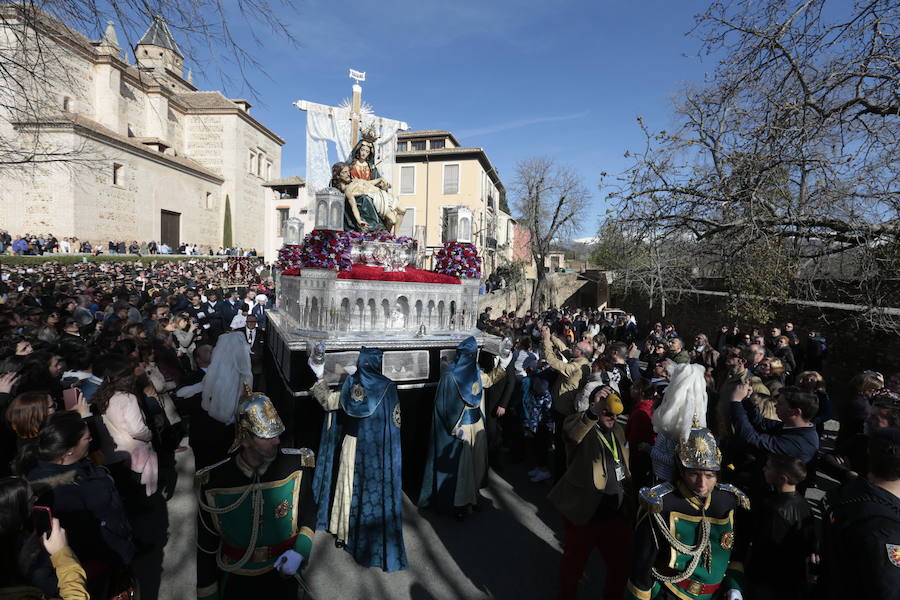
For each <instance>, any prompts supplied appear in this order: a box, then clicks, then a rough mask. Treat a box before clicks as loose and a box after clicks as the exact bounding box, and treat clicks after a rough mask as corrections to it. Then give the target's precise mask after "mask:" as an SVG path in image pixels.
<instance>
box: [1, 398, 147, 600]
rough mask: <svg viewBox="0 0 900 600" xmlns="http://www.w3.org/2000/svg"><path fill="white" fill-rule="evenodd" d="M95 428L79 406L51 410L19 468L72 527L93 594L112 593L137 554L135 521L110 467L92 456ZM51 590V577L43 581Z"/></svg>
mask: <svg viewBox="0 0 900 600" xmlns="http://www.w3.org/2000/svg"><path fill="white" fill-rule="evenodd" d="M90 442H91V434H90V430H89V429H88V427H87V424H86V423H85V422H84V421H83V420H82V418H81V415H79V414H78V413H77V412H75V411H60V412H57V413H55V414H53V415H51V416H50V418H49V419H48V420H47V424H46V425H45V426H44V427H43V428H42V429H41V430H40V432H39V433H38V436H37V438H36V440H35V443H33V444H27V445H25V446H23V447H22V449H21V450H20V451H19V454H18V456H17V457H16V462H15V472H16V473H17V474H18V475H20V476H25V477H26V478H27V479H28V481H29V482H30V483H31V484H32V485H34V486H35V487H36V488H37V489H42V490H47V491H45V492H43V493H42V494H41V496H40V497H39V499H38V500H39V504H40V505H42V506H47V507H48V508H50V510H51V511H52V512H53V515H54V516H55V517H56V518H58V519H59V520H60V522H61V523H62V525H63V527H65V528H66V530H67V531H68V532H69V539H70V541H71V545H72V549H73V550H74V551H75V554H76V555H77V556H78V557H80V559H81V560H82V561H84V563H85V564H89V565H90V566H91V568H90V569H89V571H88V577H87V589H88V591H89V592H90V594H91V597H92V598H109V597H111V596H112V595H113V594H114V593H116V592H117V591H118V590H115V589H113V587H114V586H113V581H115V580H118V577H117V575H118V574H119V572H120V570H121V569H123V568H125V567H126V566H127V565H130V564H131V561H132V559H133V558H134V545H133V543H132V535H131V525H130V524H129V521H128V517H127V515H126V514H125V509H124V507H123V505H122V501H121V499H120V497H119V493H118V491H117V490H116V488H115V485H114V484H113V481H112V478H111V477H110V475H109V472H108V471H107V470H106V468H104V467H101V466H97V465H95V464H94V463H92V462H91V461H90V460H88V459H87V454H88V450H89V447H90ZM39 587H41V588H42V589H43V590H44V593H45V594H48V595H50V594H52V593H54V590H53V589H52V582H43V583H41V584H39Z"/></svg>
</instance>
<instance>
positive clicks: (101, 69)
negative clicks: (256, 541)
mask: <svg viewBox="0 0 900 600" xmlns="http://www.w3.org/2000/svg"><path fill="white" fill-rule="evenodd" d="M91 77H92V80H93V83H94V99H93V106H94V110H93V111H92V112H93V114H91V115H90V116H91V118H93V119H94V120H95V121H97V122H98V123H100V124H101V125H103V126H105V127H108V128H109V129H112V130H113V131H116V132H123V133H124V127H123V124H122V111H121V109H120V108H119V105H120V104H121V102H120V97H121V96H120V95H119V88H120V84H121V81H122V73H121V72H120V71H119V70H118V69H116V68H115V67H114V66H113V65H111V64H105V63H101V64H96V65H94V66H93V72H92V73H91Z"/></svg>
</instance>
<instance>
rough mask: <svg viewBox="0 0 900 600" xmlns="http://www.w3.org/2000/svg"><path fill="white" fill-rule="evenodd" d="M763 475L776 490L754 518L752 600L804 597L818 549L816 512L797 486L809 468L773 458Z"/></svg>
mask: <svg viewBox="0 0 900 600" xmlns="http://www.w3.org/2000/svg"><path fill="white" fill-rule="evenodd" d="M763 474H764V475H765V478H766V483H767V484H768V485H769V486H771V487H772V491H770V492H769V493H768V494H766V495H765V496H763V498H762V501H761V502H759V503H757V504H756V505H755V506H754V507H753V512H752V513H750V519H751V520H752V528H751V529H750V532H749V534H750V536H751V538H750V543H751V547H750V556H749V560H748V561H747V579H748V584H749V591H750V592H751V593H750V595H749V597H751V598H761V599H772V600H781V599H784V600H796V599H797V598H804V597H805V596H804V594H805V592H806V588H807V563H808V561H809V559H810V557H811V556H812V555H813V554H814V553H815V552H816V547H817V541H816V539H817V535H816V530H815V524H814V521H813V515H812V512H811V511H810V509H809V505H808V504H807V503H806V499H805V498H804V497H803V495H802V494H800V493H799V492H797V484H798V483H800V482H801V481H803V480H804V479H806V466H805V465H804V464H803V462H802V461H801V460H799V459H797V458H792V457H789V456H783V455H776V454H772V455H770V456H769V458H768V460H767V462H766V466H765V468H764V469H763Z"/></svg>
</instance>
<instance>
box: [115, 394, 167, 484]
mask: <svg viewBox="0 0 900 600" xmlns="http://www.w3.org/2000/svg"><path fill="white" fill-rule="evenodd" d="M103 424H104V425H105V426H106V430H107V432H108V433H109V439H107V440H104V448H103V450H104V453H105V454H106V457H107V462H110V463H116V462H120V461H122V460H127V461H128V463H129V465H130V467H131V470H132V471H134V472H135V473H140V475H141V483H143V484H144V486H145V488H146V490H147V495H148V496H150V495H152V494H153V493H154V492H156V485H157V482H158V480H159V462H158V460H157V457H156V452H155V451H154V450H153V445H152V444H151V443H150V440H151V439H152V433H151V432H150V428H149V427H148V426H147V423H146V422H145V421H144V415H143V413H142V412H141V409H140V406H138V399H137V397H136V396H135V395H134V394H129V393H127V392H116V393H115V394H113V395H112V397H111V398H110V399H109V406H107V408H106V412H105V413H103Z"/></svg>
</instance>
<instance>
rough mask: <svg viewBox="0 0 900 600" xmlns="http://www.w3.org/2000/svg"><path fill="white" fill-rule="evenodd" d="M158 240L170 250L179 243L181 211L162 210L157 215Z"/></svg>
mask: <svg viewBox="0 0 900 600" xmlns="http://www.w3.org/2000/svg"><path fill="white" fill-rule="evenodd" d="M159 225H160V234H159V240H160V241H161V242H162V243H164V244H166V245H168V246H169V247H170V248H171V249H172V252H175V251H176V250H178V245H179V244H180V243H181V213H177V212H172V211H168V210H164V211H162V212H161V214H160V216H159Z"/></svg>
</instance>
